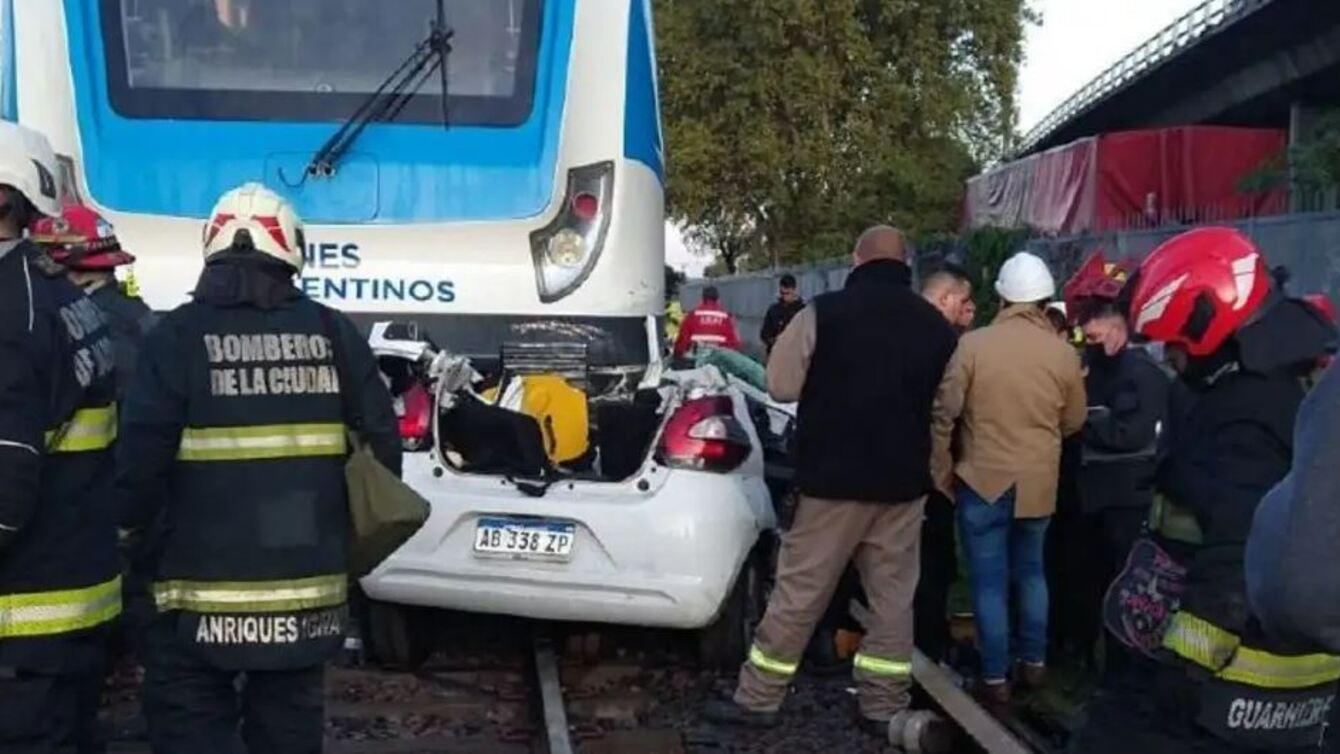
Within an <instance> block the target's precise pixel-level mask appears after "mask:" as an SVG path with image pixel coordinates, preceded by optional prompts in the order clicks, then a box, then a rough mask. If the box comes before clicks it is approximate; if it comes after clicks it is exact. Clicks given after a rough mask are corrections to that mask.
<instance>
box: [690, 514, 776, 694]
mask: <svg viewBox="0 0 1340 754" xmlns="http://www.w3.org/2000/svg"><path fill="white" fill-rule="evenodd" d="M768 541H769V539H768V538H767V537H764V538H763V539H760V540H759V544H758V545H756V546H755V547H754V550H753V552H751V553H750V555H749V557H748V558H747V559H746V560H745V562H744V565H743V566H742V567H741V568H740V575H739V576H738V577H737V578H736V579H735V586H734V587H733V588H732V589H731V591H730V593H729V594H728V595H726V601H725V602H724V603H723V604H722V606H721V610H720V612H719V613H718V614H717V618H716V620H714V621H712V623H710V624H708V626H707V627H706V628H703V629H702V630H700V631H699V632H698V659H699V661H700V662H701V663H702V665H703V666H704V667H706V668H709V669H712V670H722V671H731V670H736V669H737V668H739V667H740V663H742V662H744V658H745V655H746V654H748V652H749V647H750V645H751V644H752V643H753V641H754V629H756V628H757V627H758V624H759V621H761V620H763V612H764V610H766V609H767V606H768V579H769V577H770V576H771V575H772V574H771V569H770V567H769V566H770V564H771V561H772V559H771V557H770V555H769V552H770V550H771V546H770V545H769V544H767V542H768Z"/></svg>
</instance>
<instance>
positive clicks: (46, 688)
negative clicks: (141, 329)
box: [0, 122, 121, 753]
mask: <svg viewBox="0 0 1340 754" xmlns="http://www.w3.org/2000/svg"><path fill="white" fill-rule="evenodd" d="M56 170H57V167H56V159H55V155H54V154H53V153H52V151H51V147H50V145H49V144H48V143H47V141H46V139H45V138H44V137H43V136H41V135H39V134H37V133H35V132H33V131H30V130H28V129H25V128H22V127H20V126H17V125H15V124H13V123H6V122H0V239H2V240H0V751H4V752H7V753H11V752H48V751H70V750H76V751H80V752H90V751H97V750H98V745H97V742H96V740H95V739H96V734H95V723H96V715H97V706H98V700H99V694H100V691H101V683H102V674H103V655H104V652H105V641H106V634H107V631H106V628H107V625H108V624H109V623H110V622H111V621H113V620H114V619H115V618H116V617H117V615H118V614H119V613H120V611H121V594H120V589H121V583H120V578H119V577H118V575H117V574H118V572H119V569H118V564H117V559H116V529H115V525H114V517H113V513H112V498H111V479H112V450H111V447H112V444H113V442H114V440H115V437H116V404H115V385H114V380H115V374H114V358H113V354H112V345H111V341H110V339H109V337H108V331H107V327H106V324H105V322H104V321H103V317H102V314H101V313H100V312H99V310H98V307H97V306H95V305H94V304H93V302H91V301H89V300H88V298H87V297H85V296H84V294H83V293H81V292H80V291H79V289H78V288H76V287H75V286H73V285H71V284H70V282H69V281H68V280H66V279H65V270H64V268H62V267H61V266H60V265H58V264H56V263H55V262H53V261H52V260H51V258H50V257H48V256H47V255H46V254H45V253H43V252H42V250H41V249H39V248H38V247H37V246H36V245H34V244H33V243H31V242H29V241H26V240H22V239H23V230H22V229H23V228H24V227H25V226H26V225H28V224H29V222H31V221H32V220H34V219H36V217H37V216H39V215H40V214H45V215H58V214H59V213H60V203H59V201H58V200H57V190H56V180H55V175H56Z"/></svg>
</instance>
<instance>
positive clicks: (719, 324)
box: [674, 285, 742, 359]
mask: <svg viewBox="0 0 1340 754" xmlns="http://www.w3.org/2000/svg"><path fill="white" fill-rule="evenodd" d="M699 346H712V347H714V348H729V349H731V350H735V351H738V350H740V348H741V346H742V344H741V341H740V331H739V330H738V329H736V327H735V318H734V317H732V316H731V314H730V312H728V311H726V310H725V309H723V308H722V307H721V294H720V293H719V292H718V291H717V289H716V286H714V285H709V286H707V287H706V288H704V289H703V300H702V303H700V304H698V307H697V308H696V309H694V310H693V311H691V312H689V314H688V316H686V317H684V321H683V322H682V323H680V325H679V332H678V333H676V334H675V350H674V357H675V358H676V359H681V358H684V357H685V356H690V355H692V353H693V351H694V349H696V348H698V347H699Z"/></svg>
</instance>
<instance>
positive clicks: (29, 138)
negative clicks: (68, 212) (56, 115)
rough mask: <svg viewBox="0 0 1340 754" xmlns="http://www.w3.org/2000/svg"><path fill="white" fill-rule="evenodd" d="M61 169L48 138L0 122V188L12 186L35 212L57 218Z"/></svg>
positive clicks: (20, 127) (23, 128)
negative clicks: (58, 181)
mask: <svg viewBox="0 0 1340 754" xmlns="http://www.w3.org/2000/svg"><path fill="white" fill-rule="evenodd" d="M58 175H60V168H59V167H58V166H57V164H56V153H55V152H54V151H53V150H52V149H51V143H50V142H48V141H47V137H45V136H43V135H42V134H40V133H38V132H36V131H34V130H32V129H31V128H25V127H23V126H20V125H18V124H17V123H10V122H9V121H0V185H6V186H13V187H14V189H15V190H17V191H18V192H19V193H21V194H23V195H24V196H25V197H27V199H28V202H29V203H30V204H32V205H33V207H35V208H36V209H37V211H38V212H41V213H42V214H44V215H46V216H48V217H60V213H61V203H60V186H59V185H58V184H57V182H56V181H57V178H56V176H58Z"/></svg>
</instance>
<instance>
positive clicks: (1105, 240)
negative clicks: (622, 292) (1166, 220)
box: [680, 212, 1340, 354]
mask: <svg viewBox="0 0 1340 754" xmlns="http://www.w3.org/2000/svg"><path fill="white" fill-rule="evenodd" d="M1225 224H1227V225H1232V226H1233V227H1236V228H1238V229H1240V230H1242V231H1243V232H1244V233H1246V234H1247V235H1248V236H1249V237H1251V238H1252V239H1253V240H1255V241H1256V243H1257V244H1258V245H1260V247H1261V248H1262V250H1263V251H1264V252H1265V254H1266V258H1267V260H1268V262H1269V263H1270V264H1271V265H1272V266H1280V265H1282V266H1284V267H1286V268H1287V269H1288V270H1289V273H1290V282H1289V289H1290V292H1292V293H1293V294H1295V295H1301V294H1305V293H1319V292H1320V293H1326V294H1328V295H1330V296H1331V299H1332V300H1333V301H1335V302H1336V303H1337V304H1340V212H1324V213H1312V214H1294V215H1279V216H1276V217H1263V218H1255V219H1250V220H1240V221H1236V222H1231V223H1225ZM1189 227H1190V226H1180V225H1179V226H1169V227H1163V228H1153V229H1136V230H1121V231H1111V232H1105V233H1095V234H1090V235H1084V236H1075V237H1070V238H1035V239H1032V240H1030V241H1027V242H1026V243H1025V244H1024V248H1026V249H1027V250H1029V251H1031V252H1033V253H1035V254H1037V255H1039V256H1041V257H1042V258H1043V259H1045V260H1047V261H1048V262H1049V263H1050V264H1051V266H1052V269H1053V270H1054V271H1055V273H1056V276H1057V279H1058V281H1059V280H1065V279H1066V278H1067V277H1069V276H1070V274H1071V273H1073V272H1074V271H1075V269H1076V268H1077V267H1078V266H1079V265H1080V264H1081V263H1082V262H1083V261H1084V259H1085V258H1086V257H1087V256H1088V255H1089V254H1090V253H1092V252H1093V251H1096V250H1098V249H1102V250H1103V251H1104V252H1105V253H1106V254H1107V255H1108V257H1109V258H1110V259H1131V260H1139V259H1143V258H1144V257H1145V256H1146V255H1147V254H1149V252H1151V251H1153V250H1154V249H1155V248H1156V247H1157V246H1158V245H1159V244H1161V243H1163V242H1164V241H1166V240H1168V239H1169V238H1172V237H1173V236H1175V235H1177V234H1178V233H1181V232H1183V231H1185V230H1187V229H1188V228H1189ZM962 253H963V252H962V249H961V248H958V247H956V246H955V245H953V244H948V245H945V246H942V247H937V248H933V249H919V250H918V254H917V260H918V266H919V267H921V268H922V270H923V271H924V270H925V269H927V268H929V267H934V266H935V265H936V264H938V263H939V262H940V261H941V260H944V259H949V260H952V261H956V262H961V261H963V260H962ZM849 269H850V266H849V264H848V263H847V262H846V261H838V262H825V263H821V264H817V265H813V266H809V267H802V268H791V269H783V270H777V271H769V272H759V273H752V274H748V275H736V276H733V277H727V278H717V279H714V280H690V281H688V282H687V283H685V284H684V285H683V286H682V288H681V289H680V302H681V303H682V305H683V306H684V310H685V311H689V310H691V309H692V308H693V307H694V306H697V305H698V303H699V302H700V301H701V300H702V289H703V287H705V286H707V285H713V286H716V288H717V290H718V291H720V293H721V303H722V305H723V306H725V308H726V309H727V310H728V311H730V312H731V313H732V314H733V315H734V316H735V318H736V321H737V323H738V325H739V328H740V336H741V337H742V338H743V339H744V341H745V343H746V350H748V351H750V352H752V353H754V354H760V353H762V350H763V346H762V344H761V343H760V341H759V338H758V333H759V329H760V328H761V327H762V326H763V315H764V314H765V313H766V312H767V310H768V307H769V306H770V305H771V304H772V302H773V301H776V300H777V279H778V278H780V277H781V276H782V274H783V273H785V272H790V273H791V274H793V275H795V276H796V281H797V283H798V284H799V286H800V293H801V295H802V296H804V297H805V298H806V299H810V298H813V297H814V296H817V295H818V294H820V293H824V292H826V291H832V290H837V289H839V288H841V287H842V285H843V284H844V283H845V282H846V280H847V272H848V271H849Z"/></svg>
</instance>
